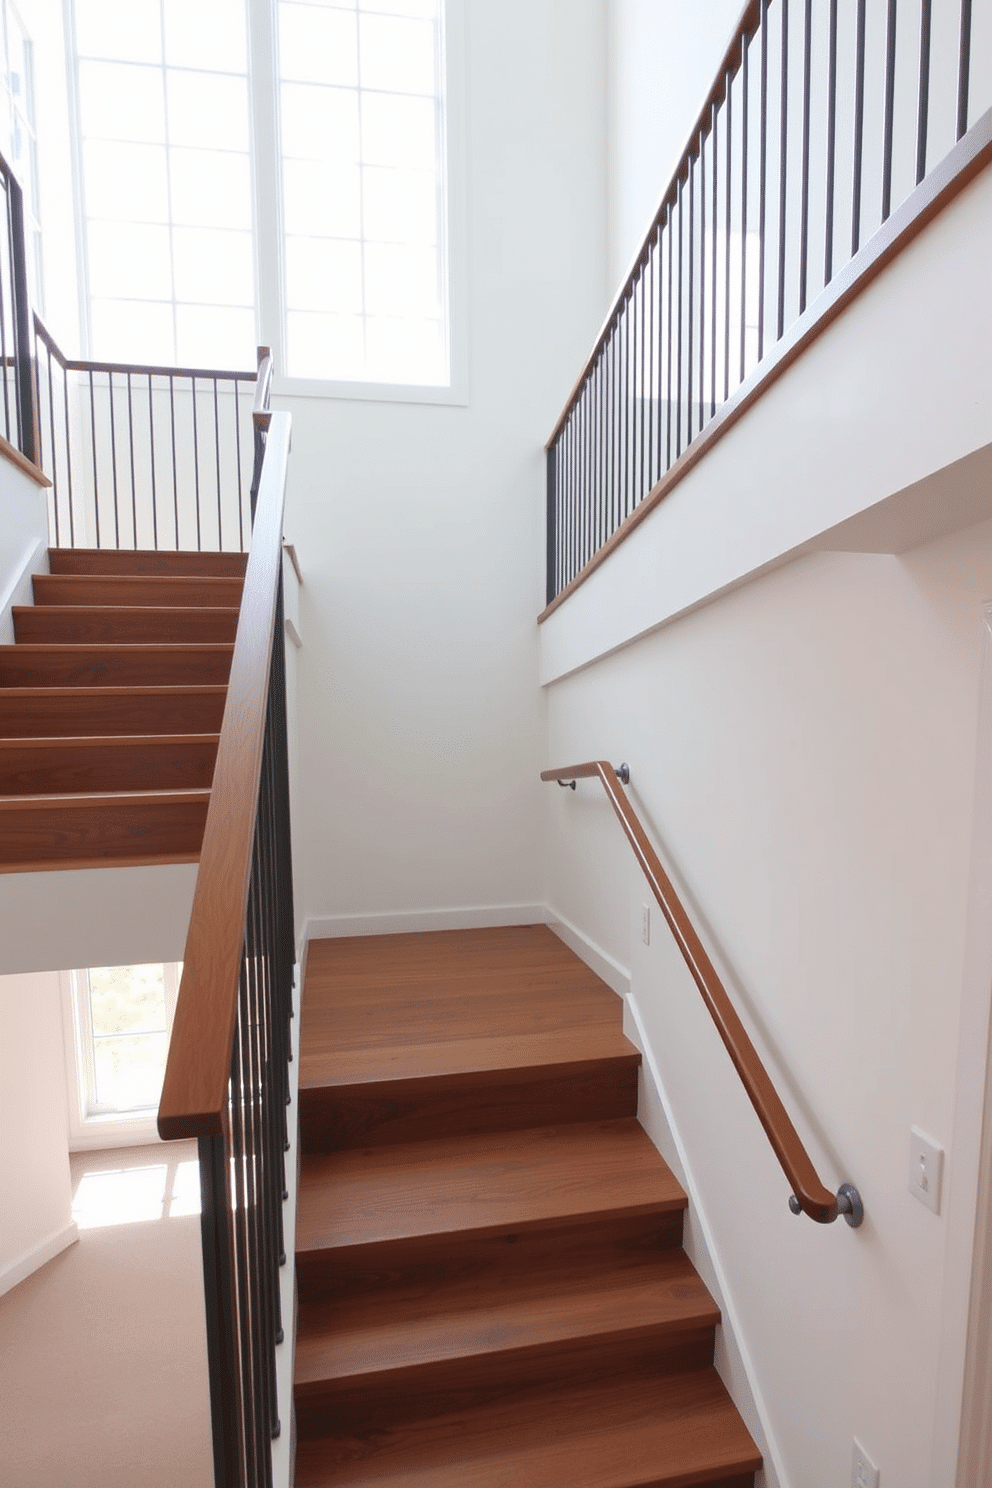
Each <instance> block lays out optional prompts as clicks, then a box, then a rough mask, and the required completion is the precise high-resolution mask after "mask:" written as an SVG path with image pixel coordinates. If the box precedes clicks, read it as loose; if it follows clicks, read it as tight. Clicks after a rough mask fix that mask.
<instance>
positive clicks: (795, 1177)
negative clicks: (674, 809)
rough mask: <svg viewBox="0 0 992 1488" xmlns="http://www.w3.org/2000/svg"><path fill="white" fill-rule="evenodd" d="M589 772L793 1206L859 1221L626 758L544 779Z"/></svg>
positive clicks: (564, 779) (548, 773)
mask: <svg viewBox="0 0 992 1488" xmlns="http://www.w3.org/2000/svg"><path fill="white" fill-rule="evenodd" d="M586 778H598V779H599V780H600V781H601V782H602V785H603V789H604V790H605V791H606V794H607V796H608V797H609V800H610V804H611V805H612V807H613V809H614V811H615V812H616V814H617V817H618V818H619V821H620V825H621V826H622V827H623V829H624V832H625V833H626V835H627V839H628V841H629V842H630V845H631V847H632V848H633V849H634V854H635V856H636V858H637V861H638V862H639V863H640V865H641V868H642V870H643V872H644V876H645V878H646V879H647V881H648V883H649V885H650V886H651V892H652V893H653V894H654V897H655V899H657V901H658V904H659V906H660V908H661V912H662V914H663V915H664V916H665V919H666V920H667V921H668V925H669V928H670V929H671V932H672V934H673V935H674V936H675V940H676V942H677V944H678V947H679V950H680V951H681V952H682V956H683V959H684V960H685V963H686V966H688V968H689V971H690V973H691V975H692V979H693V981H694V982H695V983H696V986H697V987H698V988H699V991H700V992H701V994H702V998H703V1001H704V1002H705V1004H706V1007H707V1009H708V1010H709V1014H710V1017H711V1018H712V1019H713V1022H714V1023H715V1024H716V1028H717V1032H718V1033H719V1035H720V1037H721V1038H722V1039H723V1042H724V1046H725V1047H726V1050H727V1053H728V1054H729V1055H730V1057H731V1059H732V1060H733V1063H734V1067H735V1069H736V1070H737V1073H738V1074H739V1075H740V1078H741V1082H742V1084H743V1086H744V1089H745V1090H746V1091H747V1094H748V1098H749V1099H750V1101H751V1104H752V1105H753V1107H754V1109H755V1112H756V1113H757V1116H758V1120H759V1121H760V1122H761V1125H762V1126H763V1127H764V1129H765V1134H766V1136H767V1137H768V1140H769V1142H770V1143H771V1145H772V1148H773V1150H774V1152H775V1156H776V1157H777V1158H778V1160H779V1163H780V1164H781V1166H782V1171H783V1172H784V1173H785V1176H786V1178H787V1179H788V1180H789V1183H790V1184H791V1185H792V1197H791V1198H790V1199H789V1205H790V1208H791V1209H792V1211H793V1213H794V1214H800V1213H802V1214H808V1215H809V1217H810V1218H811V1219H815V1220H816V1221H817V1223H819V1224H832V1223H833V1221H834V1220H835V1219H836V1218H837V1216H838V1215H839V1214H843V1216H844V1218H845V1219H846V1221H847V1223H848V1224H849V1225H851V1226H852V1228H856V1227H857V1226H858V1225H859V1224H860V1223H861V1221H862V1218H863V1217H864V1210H863V1207H862V1203H861V1198H860V1195H859V1194H858V1191H857V1189H856V1188H854V1186H853V1185H852V1184H850V1183H842V1184H841V1186H840V1188H839V1189H838V1190H837V1193H836V1194H832V1193H831V1192H830V1190H829V1189H828V1188H826V1187H825V1186H824V1184H823V1183H822V1182H821V1181H820V1178H819V1176H818V1174H817V1172H816V1169H815V1168H814V1166H813V1162H812V1159H811V1158H810V1156H809V1153H808V1152H807V1151H806V1148H805V1147H804V1146H803V1143H802V1140H801V1139H800V1136H799V1133H798V1132H797V1131H796V1128H795V1126H794V1125H793V1124H792V1119H791V1117H790V1116H789V1113H788V1111H786V1109H785V1106H784V1105H783V1104H782V1101H781V1099H780V1097H779V1095H778V1092H777V1091H776V1089H775V1087H774V1085H773V1084H772V1082H771V1078H770V1077H769V1074H768V1071H767V1070H766V1069H765V1067H764V1065H763V1064H762V1062H761V1059H760V1057H759V1055H758V1052H757V1050H756V1049H755V1047H754V1045H753V1043H752V1042H751V1040H750V1038H749V1037H748V1034H747V1031H746V1030H745V1028H744V1024H743V1023H742V1022H741V1020H740V1017H739V1016H738V1014H737V1011H736V1009H735V1008H734V1005H733V1003H732V1002H731V1000H730V997H729V996H728V994H727V990H726V988H725V987H724V985H723V983H722V981H721V980H720V978H719V976H718V975H717V973H716V969H715V968H714V966H713V963H712V961H711V960H710V958H709V956H708V955H707V953H706V950H705V947H704V946H703V943H702V941H701V940H700V938H699V936H698V934H697V933H696V930H695V928H694V926H693V924H692V921H691V920H690V919H689V916H688V914H687V913H686V911H685V907H684V906H683V904H682V901H681V900H680V899H679V897H678V895H677V894H676V892H675V889H674V888H673V886H672V882H671V879H670V878H669V877H668V875H667V873H666V872H665V870H664V868H663V867H662V866H661V861H660V859H659V857H658V854H657V853H656V852H655V850H654V848H653V847H652V846H651V843H650V841H649V840H648V836H647V833H646V832H645V830H644V828H643V826H642V825H641V823H640V821H639V819H638V817H637V813H636V812H635V811H634V808H633V806H632V805H631V803H630V800H629V798H628V796H627V793H626V791H625V790H624V789H623V785H621V783H620V781H621V780H625V779H629V772H628V771H627V767H626V766H625V765H621V766H620V767H619V769H614V767H613V766H612V765H611V764H609V763H608V761H606V760H589V761H587V762H586V763H584V764H581V765H565V766H562V767H561V768H559V769H554V770H542V771H541V779H542V780H557V781H559V782H560V783H562V784H569V783H574V781H576V780H582V779H586Z"/></svg>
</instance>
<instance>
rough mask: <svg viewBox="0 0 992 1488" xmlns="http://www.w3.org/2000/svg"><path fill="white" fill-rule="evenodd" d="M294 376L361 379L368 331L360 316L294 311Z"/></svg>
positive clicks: (288, 321) (290, 362) (290, 357)
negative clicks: (366, 332) (301, 313)
mask: <svg viewBox="0 0 992 1488" xmlns="http://www.w3.org/2000/svg"><path fill="white" fill-rule="evenodd" d="M286 325H287V332H288V342H289V345H288V368H287V370H288V373H289V375H290V377H326V378H331V379H333V380H338V381H341V382H359V381H361V380H362V378H363V377H364V373H365V332H364V325H363V322H362V318H361V316H359V315H314V314H312V313H307V314H304V315H300V314H297V313H295V312H293V311H290V313H289V315H288V316H287V317H286Z"/></svg>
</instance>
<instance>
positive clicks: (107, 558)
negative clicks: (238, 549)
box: [48, 548, 248, 578]
mask: <svg viewBox="0 0 992 1488" xmlns="http://www.w3.org/2000/svg"><path fill="white" fill-rule="evenodd" d="M247 563H248V555H247V553H170V552H168V551H166V550H162V551H152V550H149V549H141V548H139V549H138V550H137V551H135V550H133V549H127V548H49V550H48V566H49V568H50V569H51V571H52V573H53V574H170V575H172V574H186V575H189V576H190V577H198V576H201V575H211V574H213V575H216V576H217V577H219V578H243V577H244V572H245V568H246V566H247Z"/></svg>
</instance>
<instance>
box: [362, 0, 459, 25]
mask: <svg viewBox="0 0 992 1488" xmlns="http://www.w3.org/2000/svg"><path fill="white" fill-rule="evenodd" d="M358 8H359V10H363V11H375V12H378V13H379V14H385V15H400V16H427V17H429V18H430V19H432V20H433V19H435V18H436V17H437V16H438V15H439V14H440V10H441V3H440V0H358Z"/></svg>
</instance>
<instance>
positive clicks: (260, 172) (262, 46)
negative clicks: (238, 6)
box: [246, 0, 286, 372]
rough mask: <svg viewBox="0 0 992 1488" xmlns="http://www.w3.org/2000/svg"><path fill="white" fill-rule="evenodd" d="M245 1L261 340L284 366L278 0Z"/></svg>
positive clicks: (253, 203)
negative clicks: (270, 348)
mask: <svg viewBox="0 0 992 1488" xmlns="http://www.w3.org/2000/svg"><path fill="white" fill-rule="evenodd" d="M246 5H247V18H248V94H249V116H250V120H251V173H252V219H253V226H254V234H255V303H256V327H257V335H258V340H259V342H260V343H261V344H263V345H266V346H271V347H272V351H273V356H274V359H275V365H276V368H277V369H278V370H279V371H281V372H284V371H285V368H286V341H285V329H284V328H285V324H286V318H285V311H284V289H283V252H282V243H283V232H282V181H281V148H280V141H279V133H280V131H279V43H278V31H277V25H276V0H246Z"/></svg>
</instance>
